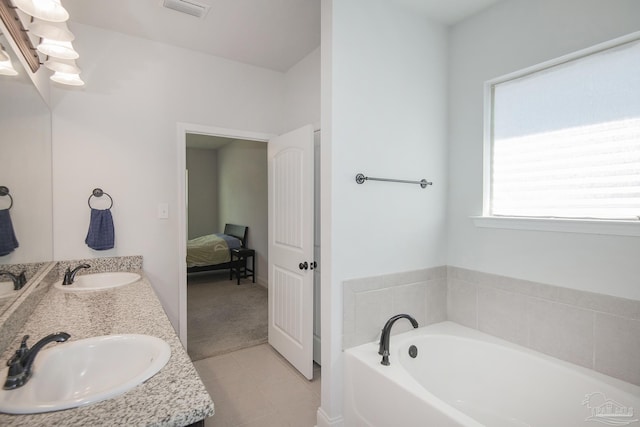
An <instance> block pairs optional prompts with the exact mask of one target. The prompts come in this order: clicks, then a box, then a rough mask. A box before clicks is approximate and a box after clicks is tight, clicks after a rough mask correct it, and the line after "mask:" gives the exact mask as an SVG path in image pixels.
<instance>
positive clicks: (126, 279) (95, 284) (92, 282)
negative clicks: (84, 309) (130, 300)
mask: <svg viewBox="0 0 640 427" xmlns="http://www.w3.org/2000/svg"><path fill="white" fill-rule="evenodd" d="M138 280H140V275H139V274H138V273H130V272H127V271H113V272H109V273H92V274H83V275H82V276H80V275H78V276H76V278H75V280H74V282H73V283H72V284H71V285H63V284H62V280H60V281H58V282H56V283H55V284H54V286H55V287H56V288H58V289H62V290H64V291H98V290H103V289H110V288H117V287H119V286H124V285H128V284H130V283H133V282H137V281H138Z"/></svg>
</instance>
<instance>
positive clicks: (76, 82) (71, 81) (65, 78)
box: [50, 71, 84, 86]
mask: <svg viewBox="0 0 640 427" xmlns="http://www.w3.org/2000/svg"><path fill="white" fill-rule="evenodd" d="M50 79H51V80H53V81H54V82H56V83H60V84H63V85H69V86H84V82H83V81H82V79H81V78H80V75H79V74H75V73H73V74H72V73H62V72H60V71H56V72H55V73H53V75H52V76H51V77H50Z"/></svg>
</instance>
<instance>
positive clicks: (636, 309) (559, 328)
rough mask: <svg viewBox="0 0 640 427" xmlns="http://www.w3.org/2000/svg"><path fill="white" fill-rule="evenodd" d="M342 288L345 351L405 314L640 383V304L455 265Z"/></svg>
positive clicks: (397, 328)
mask: <svg viewBox="0 0 640 427" xmlns="http://www.w3.org/2000/svg"><path fill="white" fill-rule="evenodd" d="M343 285H344V288H343V296H344V300H343V349H347V348H351V347H354V346H356V345H360V344H364V343H367V342H373V341H376V340H378V339H379V337H380V330H381V329H382V327H383V326H384V323H385V322H386V321H387V319H389V317H391V316H393V315H394V314H398V313H408V314H411V315H413V316H414V317H416V320H418V323H419V324H420V326H423V325H428V324H431V323H437V322H441V321H443V320H450V321H453V322H456V323H459V324H461V325H464V326H468V327H470V328H474V329H478V330H480V331H482V332H486V333H488V334H491V335H494V336H497V337H499V338H502V339H505V340H507V341H510V342H513V343H515V344H519V345H522V346H525V347H528V348H531V349H533V350H536V351H539V352H541V353H545V354H548V355H550V356H553V357H556V358H558V359H561V360H565V361H567V362H571V363H575V364H577V365H580V366H584V367H586V368H589V369H593V370H596V371H598V372H601V373H603V374H606V375H610V376H612V377H615V378H619V379H621V380H623V381H627V382H629V383H632V384H636V385H640V363H638V360H640V301H637V300H630V299H625V298H618V297H614V296H610V295H602V294H595V293H591V292H585V291H579V290H574V289H568V288H563V287H559V286H552V285H547V284H543V283H537V282H531V281H527V280H521V279H514V278H510V277H505V276H498V275H495V274H488V273H483V272H479V271H473V270H467V269H463V268H459V267H454V266H446V267H444V266H443V267H434V268H429V269H425V270H418V271H410V272H403V273H397V274H389V275H385V276H377V277H368V278H360V279H352V280H347V281H345V282H344V283H343ZM410 327H411V326H410V324H409V322H405V321H399V322H397V324H396V325H394V328H393V331H392V332H393V334H396V333H399V332H403V331H406V330H408V329H409V328H410Z"/></svg>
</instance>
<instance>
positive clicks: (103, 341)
mask: <svg viewBox="0 0 640 427" xmlns="http://www.w3.org/2000/svg"><path fill="white" fill-rule="evenodd" d="M170 357H171V349H170V347H169V344H167V343H166V342H165V341H164V340H162V339H160V338H156V337H152V336H149V335H136V334H127V335H105V336H101V337H93V338H87V339H83V340H78V341H69V342H66V343H55V344H49V346H48V347H46V348H45V349H44V350H42V351H41V352H40V354H38V355H37V357H36V360H35V363H34V365H33V376H32V377H31V379H30V380H29V381H28V382H27V383H26V384H25V385H23V386H22V387H20V388H17V389H15V390H0V412H5V413H8V414H35V413H40V412H50V411H59V410H62V409H69V408H74V407H76V406H82V405H88V404H90V403H96V402H100V401H102V400H105V399H110V398H112V397H115V396H118V395H120V394H122V393H124V392H126V391H128V390H130V389H132V388H133V387H135V386H137V385H139V384H142V383H143V382H144V381H146V380H148V379H149V378H151V377H152V376H153V375H155V374H156V373H157V372H158V371H159V370H160V369H162V368H163V367H164V365H165V364H166V363H167V361H168V360H169V358H170ZM7 370H8V368H5V369H4V370H3V371H2V372H0V378H1V379H2V380H3V381H4V378H6V376H7Z"/></svg>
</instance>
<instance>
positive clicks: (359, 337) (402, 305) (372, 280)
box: [342, 267, 447, 349]
mask: <svg viewBox="0 0 640 427" xmlns="http://www.w3.org/2000/svg"><path fill="white" fill-rule="evenodd" d="M343 285H344V288H343V293H344V300H343V301H344V302H343V304H344V318H343V320H344V323H343V337H342V338H343V341H342V346H343V349H347V348H350V347H354V346H357V345H360V344H364V343H367V342H372V341H374V340H377V339H379V337H380V331H381V329H382V327H383V326H384V324H385V322H386V321H387V320H388V319H389V318H390V317H391V316H393V315H394V314H398V313H407V314H410V315H412V316H413V317H414V318H415V319H416V320H417V321H418V323H419V324H420V326H426V325H430V324H432V323H438V322H442V321H444V320H447V312H446V307H447V300H446V298H447V269H446V267H434V268H427V269H423V270H416V271H407V272H402V273H395V274H387V275H384V276H376V277H368V278H362V279H353V280H347V281H345V282H344V284H343ZM410 328H411V324H410V323H409V322H408V321H406V320H400V321H398V322H396V323H395V324H394V326H393V330H392V334H397V333H400V332H405V331H407V330H409V329H410Z"/></svg>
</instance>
